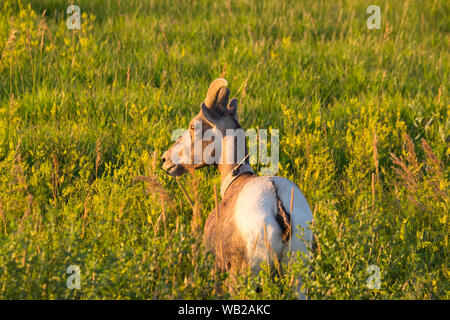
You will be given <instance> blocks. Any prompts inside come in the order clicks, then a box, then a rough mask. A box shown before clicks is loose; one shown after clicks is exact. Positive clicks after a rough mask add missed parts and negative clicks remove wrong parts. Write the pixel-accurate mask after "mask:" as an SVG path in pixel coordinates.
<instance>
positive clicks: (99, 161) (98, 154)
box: [95, 138, 103, 179]
mask: <svg viewBox="0 0 450 320" xmlns="http://www.w3.org/2000/svg"><path fill="white" fill-rule="evenodd" d="M95 149H96V152H95V153H96V157H95V179H97V178H98V168H99V167H100V165H101V164H102V162H103V160H102V145H101V140H100V138H98V139H97V142H96V147H95Z"/></svg>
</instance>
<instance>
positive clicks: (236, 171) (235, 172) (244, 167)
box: [220, 163, 253, 199]
mask: <svg viewBox="0 0 450 320" xmlns="http://www.w3.org/2000/svg"><path fill="white" fill-rule="evenodd" d="M247 172H250V173H252V174H253V170H252V167H251V166H250V165H249V164H248V163H243V164H241V165H239V166H238V167H237V168H233V169H231V170H230V172H228V173H227V175H226V176H225V178H224V179H223V181H222V184H221V186H220V195H221V196H222V199H223V197H224V196H225V193H226V192H227V189H228V187H229V186H230V185H231V184H232V183H233V182H234V180H236V179H237V177H239V176H240V175H241V174H243V173H247Z"/></svg>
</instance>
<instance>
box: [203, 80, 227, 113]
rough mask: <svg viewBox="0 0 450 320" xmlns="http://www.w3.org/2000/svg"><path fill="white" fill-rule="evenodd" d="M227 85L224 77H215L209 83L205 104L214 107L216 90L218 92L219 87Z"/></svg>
mask: <svg viewBox="0 0 450 320" xmlns="http://www.w3.org/2000/svg"><path fill="white" fill-rule="evenodd" d="M227 85H228V82H227V80H225V79H224V78H217V79H216V80H214V81H213V82H212V83H211V85H210V86H209V88H208V92H207V93H206V97H205V105H206V106H207V107H208V108H209V109H212V108H214V105H215V102H216V99H217V92H219V90H220V89H221V88H223V87H226V86H227Z"/></svg>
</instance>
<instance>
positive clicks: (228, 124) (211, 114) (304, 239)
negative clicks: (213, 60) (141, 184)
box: [162, 78, 313, 296]
mask: <svg viewBox="0 0 450 320" xmlns="http://www.w3.org/2000/svg"><path fill="white" fill-rule="evenodd" d="M227 86H228V83H227V81H226V80H225V79H223V78H218V79H216V80H214V81H213V82H212V84H211V85H210V87H209V89H208V91H207V94H206V98H205V100H204V101H203V102H202V103H201V106H200V112H199V113H198V114H197V115H196V116H195V117H194V118H193V119H192V120H191V121H190V124H189V129H188V130H186V131H185V132H184V134H183V135H182V136H181V137H180V138H179V139H178V140H177V141H176V142H175V143H174V144H173V145H172V146H171V147H170V149H168V150H167V151H166V152H165V153H164V154H163V156H162V169H163V170H165V171H166V172H167V173H169V174H170V175H172V176H180V175H182V174H183V173H185V172H186V171H188V170H195V169H198V168H201V167H204V166H207V165H215V166H217V168H218V170H219V172H220V175H221V196H222V201H221V202H220V203H219V204H218V208H214V209H213V210H212V211H211V213H210V214H209V216H208V218H207V220H206V224H205V228H204V234H203V243H204V245H205V247H206V249H207V250H209V251H211V252H213V253H214V254H215V256H216V262H217V264H218V266H219V267H220V268H221V269H224V270H234V271H239V270H240V269H241V268H243V267H250V268H251V270H252V272H255V273H256V272H258V271H259V270H260V269H261V263H262V262H268V263H269V265H271V266H273V265H274V264H277V263H278V262H285V263H286V262H287V253H288V251H293V252H295V251H299V250H300V251H303V252H305V253H307V254H308V249H307V247H308V245H309V243H312V236H313V235H312V231H311V229H310V228H309V225H308V224H309V223H310V222H311V221H312V218H313V215H312V212H311V209H310V207H309V205H308V203H307V201H306V199H305V197H304V196H303V194H302V192H301V191H300V189H299V188H298V187H297V186H296V185H295V184H294V183H293V182H292V181H290V180H288V179H286V178H282V177H278V176H257V175H255V174H254V172H253V171H252V168H251V166H250V164H249V160H248V152H247V148H246V147H245V138H244V149H245V152H244V154H243V155H241V157H240V158H239V155H236V154H237V153H238V152H236V151H237V149H238V146H237V139H236V137H235V136H230V134H229V132H230V130H229V129H234V130H239V129H241V126H240V124H239V119H238V114H237V105H238V104H237V99H236V98H234V99H232V100H231V101H229V100H228V98H229V94H230V90H229V89H228V87H227ZM199 128H200V129H202V130H203V132H205V131H207V130H210V131H211V132H212V133H213V134H212V135H213V136H214V137H215V139H214V141H211V142H208V141H207V139H203V137H202V136H201V135H198V134H197V131H198V129H199ZM241 130H242V129H241ZM217 137H223V138H222V139H220V138H217ZM199 140H201V142H200V141H199ZM211 140H212V139H211ZM217 140H218V141H217ZM213 144H216V145H215V147H214V148H212V145H213ZM195 145H197V146H198V145H199V146H200V147H195ZM205 155H206V156H205ZM208 157H212V158H214V161H213V162H212V161H207V159H205V158H208ZM225 157H228V158H231V161H228V162H226V163H224V162H223V161H218V159H221V160H223V159H224V158H225ZM174 159H177V160H176V161H174ZM194 159H197V161H194ZM292 196H293V205H292V204H291V201H292V199H291V197H292ZM291 205H292V211H291ZM299 226H300V227H301V228H302V229H303V234H302V235H300V234H299V233H300V231H299V228H298V227H299ZM300 295H301V296H302V294H301V293H300Z"/></svg>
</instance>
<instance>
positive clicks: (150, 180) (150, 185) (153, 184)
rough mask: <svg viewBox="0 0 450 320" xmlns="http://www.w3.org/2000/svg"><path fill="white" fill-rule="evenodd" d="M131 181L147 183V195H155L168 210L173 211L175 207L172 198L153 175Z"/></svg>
mask: <svg viewBox="0 0 450 320" xmlns="http://www.w3.org/2000/svg"><path fill="white" fill-rule="evenodd" d="M133 181H144V182H147V193H157V194H158V195H159V197H160V199H161V200H163V201H164V202H165V203H166V205H168V206H169V207H170V208H172V209H175V208H176V205H175V203H174V202H173V200H172V198H171V197H170V196H169V193H168V191H167V190H166V189H165V188H164V187H163V186H162V185H161V184H160V183H159V182H158V179H157V177H156V176H155V175H151V176H137V177H134V178H133Z"/></svg>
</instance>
